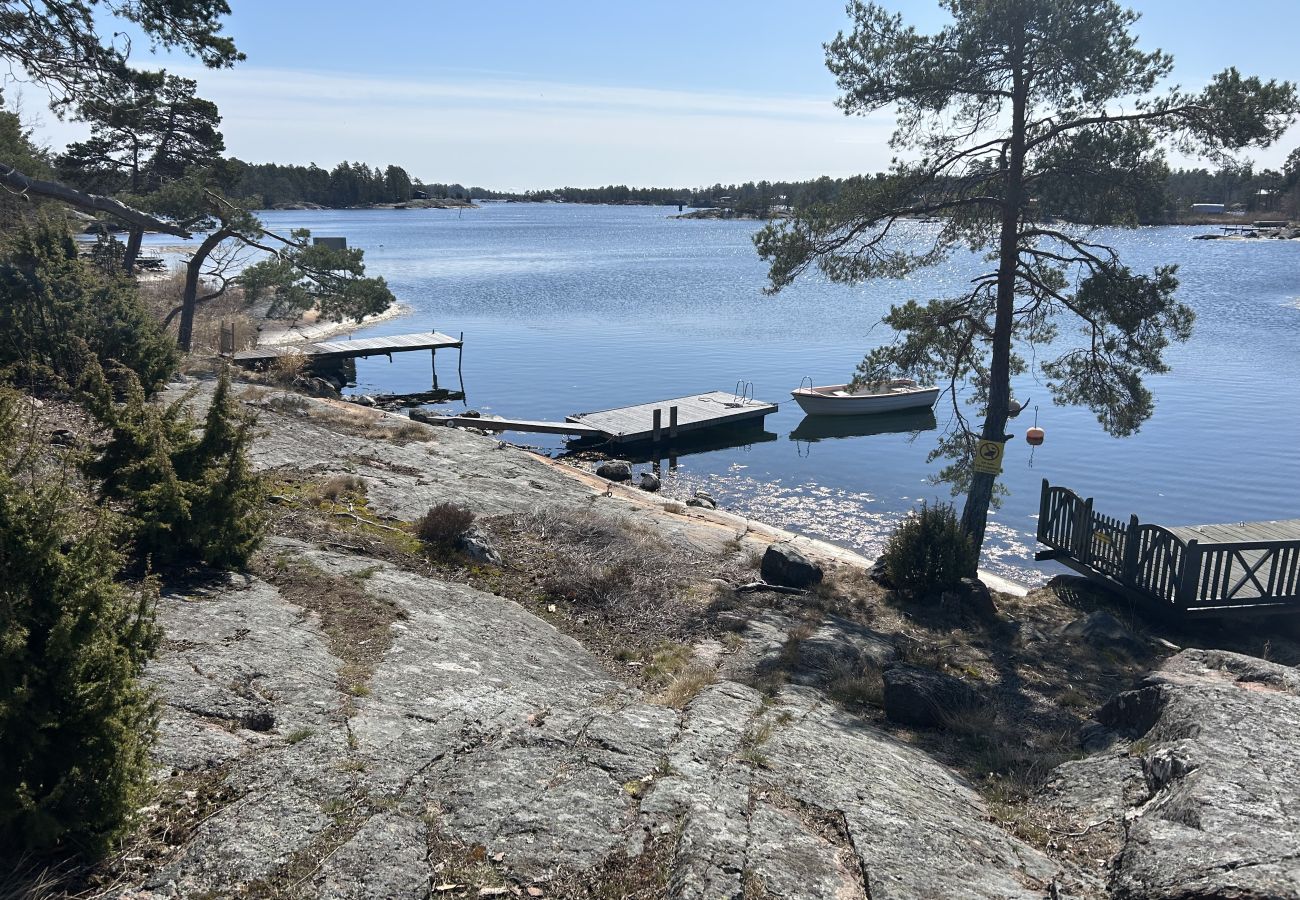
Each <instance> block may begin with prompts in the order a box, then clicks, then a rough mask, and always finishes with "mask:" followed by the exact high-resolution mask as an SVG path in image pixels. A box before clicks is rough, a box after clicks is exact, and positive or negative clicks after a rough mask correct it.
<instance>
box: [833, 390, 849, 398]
mask: <svg viewBox="0 0 1300 900" xmlns="http://www.w3.org/2000/svg"><path fill="white" fill-rule="evenodd" d="M831 396H832V397H852V396H853V395H852V394H850V393H849V392H848V391H832V392H831Z"/></svg>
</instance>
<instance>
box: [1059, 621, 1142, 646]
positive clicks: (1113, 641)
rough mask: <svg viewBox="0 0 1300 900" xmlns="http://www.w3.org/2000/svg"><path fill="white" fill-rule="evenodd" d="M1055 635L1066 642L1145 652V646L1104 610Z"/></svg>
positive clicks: (1067, 626) (1072, 624)
mask: <svg viewBox="0 0 1300 900" xmlns="http://www.w3.org/2000/svg"><path fill="white" fill-rule="evenodd" d="M1057 633H1058V635H1059V636H1060V637H1063V638H1065V639H1066V640H1069V641H1075V642H1082V643H1086V644H1091V645H1092V646H1094V647H1110V648H1114V649H1120V650H1125V651H1127V652H1129V653H1135V654H1141V653H1143V652H1144V651H1145V650H1146V645H1145V644H1144V643H1143V642H1142V640H1141V639H1140V638H1139V637H1138V636H1137V635H1135V634H1134V633H1133V632H1131V631H1129V630H1128V628H1127V627H1125V625H1124V623H1123V622H1121V621H1120V620H1119V619H1117V618H1115V617H1114V616H1112V615H1111V614H1110V613H1108V612H1105V611H1104V610H1097V611H1096V612H1091V613H1088V615H1086V616H1081V617H1080V618H1078V619H1075V620H1074V621H1073V622H1070V623H1069V624H1068V625H1066V626H1065V627H1063V628H1062V629H1061V630H1060V631H1059V632H1057Z"/></svg>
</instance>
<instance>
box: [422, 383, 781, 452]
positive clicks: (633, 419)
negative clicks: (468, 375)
mask: <svg viewBox="0 0 1300 900" xmlns="http://www.w3.org/2000/svg"><path fill="white" fill-rule="evenodd" d="M776 410H777V405H776V404H775V403H764V402H763V401H761V400H754V399H753V398H747V397H744V396H740V395H737V394H734V393H727V392H726V391H711V392H709V393H707V394H693V395H692V396H689V397H675V398H673V399H671V400H660V401H658V402H656V403H640V404H637V405H636V406H621V407H618V408H617V409H606V410H601V411H599V412H589V413H574V414H573V415H571V416H566V417H565V421H563V422H540V421H536V420H532V419H489V418H478V417H474V418H470V417H466V416H447V417H445V418H442V419H440V420H439V422H440V424H444V425H461V426H467V427H470V428H481V429H483V430H484V431H524V432H537V433H542V434H568V435H573V436H575V437H580V438H595V439H604V440H606V441H609V442H611V443H615V444H638V443H643V442H649V443H661V442H666V441H677V440H679V439H682V440H684V439H686V438H688V437H691V438H694V437H698V436H699V435H700V433H701V432H704V431H708V430H712V429H720V428H727V427H737V426H745V425H754V424H762V421H763V419H764V418H765V417H766V416H768V415H770V414H772V413H774V412H776ZM421 421H426V422H428V421H431V420H430V419H422V420H421Z"/></svg>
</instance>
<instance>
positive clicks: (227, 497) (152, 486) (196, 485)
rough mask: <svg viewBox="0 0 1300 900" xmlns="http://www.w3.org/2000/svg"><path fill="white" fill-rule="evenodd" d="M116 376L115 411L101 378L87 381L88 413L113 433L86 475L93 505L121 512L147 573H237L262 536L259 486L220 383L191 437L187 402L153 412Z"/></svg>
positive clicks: (130, 383)
mask: <svg viewBox="0 0 1300 900" xmlns="http://www.w3.org/2000/svg"><path fill="white" fill-rule="evenodd" d="M118 374H119V376H120V377H119V381H120V382H121V387H120V391H121V392H122V393H123V395H124V398H125V399H124V401H123V402H122V403H120V404H115V403H114V402H113V400H112V392H111V391H110V389H109V388H108V385H107V382H106V380H105V379H104V378H103V375H102V373H96V372H94V371H92V373H91V375H90V376H88V378H87V391H88V393H89V395H90V397H91V400H90V402H89V405H90V406H91V408H92V409H93V410H94V411H95V414H96V416H97V417H98V418H99V419H100V421H102V422H103V423H104V424H105V425H107V426H108V427H109V428H110V429H111V434H112V436H111V438H110V440H109V443H108V446H107V447H106V448H105V450H104V452H103V454H102V455H101V456H100V457H99V458H98V459H96V460H95V461H93V462H92V463H91V464H90V465H89V467H88V473H89V474H90V475H91V476H92V477H94V478H96V479H98V480H99V481H100V483H101V497H102V498H103V499H104V500H106V501H108V502H109V503H111V504H114V505H117V506H120V507H122V508H123V510H124V512H125V514H126V516H127V517H128V519H129V520H130V522H131V524H132V531H133V537H134V541H133V544H134V548H135V551H136V554H137V556H138V557H139V558H140V559H141V560H145V559H149V560H151V561H152V563H153V565H156V566H157V565H168V564H172V563H186V562H202V563H206V564H207V565H211V566H217V567H221V568H236V567H238V566H240V565H243V564H244V563H245V562H247V561H248V559H249V557H251V556H252V555H253V553H254V552H255V551H256V550H257V547H258V545H259V544H260V543H261V539H262V536H263V534H264V532H265V529H266V515H265V512H264V507H263V502H262V501H263V499H264V495H265V485H264V482H263V479H262V478H261V476H259V475H257V474H256V473H255V472H254V471H253V469H252V467H251V465H249V462H248V448H249V446H250V445H251V443H252V437H253V435H252V421H251V419H250V418H249V417H248V416H247V415H246V414H244V413H243V412H242V411H241V410H240V409H239V406H238V404H237V403H236V401H235V399H234V397H233V396H231V393H230V381H229V378H228V377H227V376H226V375H224V374H223V375H222V376H221V378H220V380H219V381H218V382H217V387H216V390H215V391H214V393H213V396H212V403H211V405H210V406H209V407H208V413H207V418H206V420H205V422H204V425H203V428H202V430H201V431H196V429H195V424H194V421H193V420H192V419H191V418H190V416H189V414H188V413H187V412H186V404H187V403H188V401H189V399H190V398H189V397H184V398H181V399H179V400H177V401H175V402H173V403H171V404H169V405H167V406H158V405H156V404H152V403H150V402H148V401H147V400H146V399H145V396H144V390H143V388H142V387H141V385H140V383H139V381H138V379H136V378H135V375H134V373H133V372H131V371H130V370H119V372H118Z"/></svg>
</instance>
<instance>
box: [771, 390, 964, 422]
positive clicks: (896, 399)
mask: <svg viewBox="0 0 1300 900" xmlns="http://www.w3.org/2000/svg"><path fill="white" fill-rule="evenodd" d="M790 396H791V397H794V401H795V402H796V403H798V404H799V408H800V409H802V410H803V411H804V412H805V413H807V414H808V415H810V416H869V415H874V414H876V413H889V412H898V411H899V410H904V409H921V408H927V409H928V408H929V407H932V406H934V401H936V400H938V399H939V388H937V387H936V388H924V389H922V390H916V391H907V392H906V393H898V394H870V395H867V396H862V397H854V396H848V397H828V396H826V395H825V394H818V393H816V392H815V391H809V390H798V391H791V392H790Z"/></svg>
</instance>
